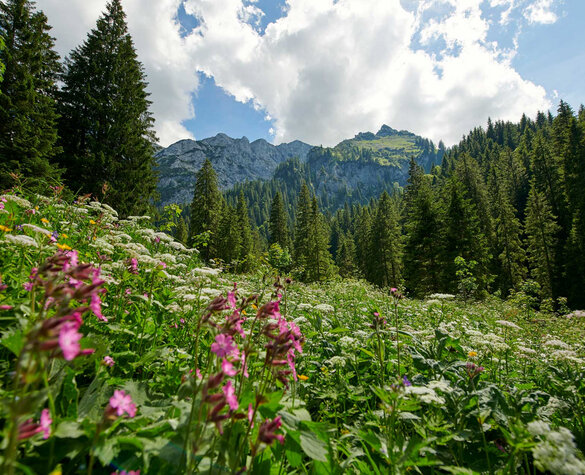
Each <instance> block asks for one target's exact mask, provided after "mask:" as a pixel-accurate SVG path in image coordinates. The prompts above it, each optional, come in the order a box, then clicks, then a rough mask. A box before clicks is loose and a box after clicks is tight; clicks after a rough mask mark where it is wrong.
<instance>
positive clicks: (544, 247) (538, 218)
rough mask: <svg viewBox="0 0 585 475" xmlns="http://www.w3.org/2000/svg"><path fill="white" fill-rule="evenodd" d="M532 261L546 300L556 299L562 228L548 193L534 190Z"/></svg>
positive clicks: (529, 221) (529, 218)
mask: <svg viewBox="0 0 585 475" xmlns="http://www.w3.org/2000/svg"><path fill="white" fill-rule="evenodd" d="M525 228H526V235H527V241H528V258H529V262H530V267H531V271H532V275H533V277H534V279H535V280H536V281H537V282H538V283H539V284H540V287H541V291H542V294H543V297H545V298H550V297H552V296H553V281H554V278H555V271H554V263H555V255H554V253H555V249H556V239H557V237H556V236H557V233H558V230H559V225H558V224H557V222H556V218H555V216H554V214H553V212H552V208H551V206H550V205H549V203H548V202H547V200H546V198H545V196H544V194H543V193H542V192H540V191H538V190H537V189H536V188H535V187H532V189H531V190H530V194H529V195H528V209H527V213H526V224H525Z"/></svg>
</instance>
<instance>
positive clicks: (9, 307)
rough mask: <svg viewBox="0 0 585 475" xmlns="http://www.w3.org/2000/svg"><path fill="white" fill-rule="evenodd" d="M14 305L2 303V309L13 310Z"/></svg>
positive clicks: (0, 307) (0, 306) (0, 308)
mask: <svg viewBox="0 0 585 475" xmlns="http://www.w3.org/2000/svg"><path fill="white" fill-rule="evenodd" d="M13 308H14V307H13V306H12V305H0V311H1V310H12V309H13Z"/></svg>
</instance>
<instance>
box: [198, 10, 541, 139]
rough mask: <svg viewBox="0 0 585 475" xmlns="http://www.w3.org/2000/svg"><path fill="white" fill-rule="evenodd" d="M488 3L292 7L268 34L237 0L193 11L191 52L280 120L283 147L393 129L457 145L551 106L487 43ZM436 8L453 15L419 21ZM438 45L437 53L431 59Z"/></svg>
mask: <svg viewBox="0 0 585 475" xmlns="http://www.w3.org/2000/svg"><path fill="white" fill-rule="evenodd" d="M496 1H497V0H496ZM481 3H482V2H481V0H421V1H420V2H418V3H417V5H418V8H416V9H415V10H412V9H411V10H407V9H405V8H403V6H402V4H401V2H400V1H399V0H387V1H384V2H379V1H377V0H338V1H334V0H288V1H287V15H286V16H284V17H282V18H280V19H279V20H278V21H276V22H274V23H272V24H270V25H268V27H267V28H266V31H265V34H264V35H260V34H259V33H258V32H257V31H256V30H255V29H254V28H253V26H252V25H250V24H248V23H246V22H244V21H242V19H241V18H242V14H241V11H242V8H244V4H243V3H242V2H241V1H240V0H187V4H188V5H189V7H190V10H191V11H192V12H193V13H194V14H195V15H196V16H197V17H198V18H199V19H200V20H201V25H200V27H199V28H198V29H197V30H196V31H194V32H193V34H192V35H191V36H190V38H189V44H190V47H191V48H192V49H193V52H194V55H195V57H196V58H197V62H198V67H199V68H200V69H202V70H204V71H205V72H206V73H207V74H209V75H212V76H213V77H214V78H215V81H216V83H217V84H218V85H220V86H221V87H223V88H224V89H225V90H226V91H227V92H228V93H230V94H232V95H233V96H234V97H235V98H236V99H237V100H239V101H242V102H245V101H253V102H254V103H255V104H257V105H260V106H261V107H262V108H263V109H264V110H265V111H266V112H267V113H268V114H270V116H271V117H273V118H274V128H275V142H281V141H288V140H293V139H297V138H298V139H301V140H304V141H307V142H309V143H314V144H320V143H322V144H324V145H333V144H335V143H337V142H339V141H340V140H342V139H344V138H347V137H351V136H352V135H353V134H355V133H356V132H358V131H360V130H375V129H377V127H379V126H380V125H381V124H382V123H387V124H389V125H391V126H392V127H395V128H401V129H409V130H412V131H415V132H417V133H419V134H421V135H424V136H427V137H430V138H433V139H435V140H438V139H443V140H445V142H447V143H454V142H456V141H457V140H459V139H460V137H461V136H462V135H463V134H464V133H466V132H467V131H468V130H469V129H470V128H471V127H474V126H476V125H478V124H482V123H484V122H485V120H486V119H487V117H488V116H491V117H492V118H494V119H506V120H507V119H510V120H517V119H518V118H519V117H520V116H521V114H522V113H523V112H526V113H529V114H531V113H532V114H533V113H535V112H536V111H537V110H538V109H546V108H548V107H549V105H550V104H549V102H548V100H547V98H546V91H545V90H544V88H542V87H540V86H538V85H535V84H533V83H531V82H529V81H526V80H524V79H523V78H522V77H521V76H520V75H519V74H518V73H517V72H516V71H515V70H514V69H513V68H512V67H511V65H510V57H511V56H512V55H513V51H506V50H503V49H501V48H499V47H498V44H497V43H495V42H493V41H492V42H490V41H487V39H486V38H487V36H488V35H487V34H488V31H489V27H490V25H489V23H488V21H487V20H486V19H485V18H483V16H482V10H481V8H480V6H481ZM437 6H442V7H449V8H448V9H447V10H448V12H449V13H447V14H446V15H443V17H440V18H437V19H431V20H430V21H425V22H423V21H422V19H423V18H424V17H425V12H427V11H428V10H429V9H431V8H435V7H437ZM415 36H416V37H418V38H419V40H420V43H421V44H422V48H415V47H413V46H412V41H413V38H414V37H415ZM437 41H442V42H443V43H444V48H443V49H441V50H440V51H436V50H435V51H429V49H427V48H425V45H428V44H430V43H431V42H437Z"/></svg>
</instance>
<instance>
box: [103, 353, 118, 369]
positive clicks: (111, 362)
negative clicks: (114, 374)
mask: <svg viewBox="0 0 585 475" xmlns="http://www.w3.org/2000/svg"><path fill="white" fill-rule="evenodd" d="M104 364H105V365H106V366H109V367H110V368H111V367H112V366H114V364H116V362H115V361H114V358H112V357H111V356H104Z"/></svg>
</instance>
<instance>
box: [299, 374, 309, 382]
mask: <svg viewBox="0 0 585 475" xmlns="http://www.w3.org/2000/svg"><path fill="white" fill-rule="evenodd" d="M299 379H300V380H301V381H306V380H307V379H309V377H308V376H305V375H304V374H299Z"/></svg>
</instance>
